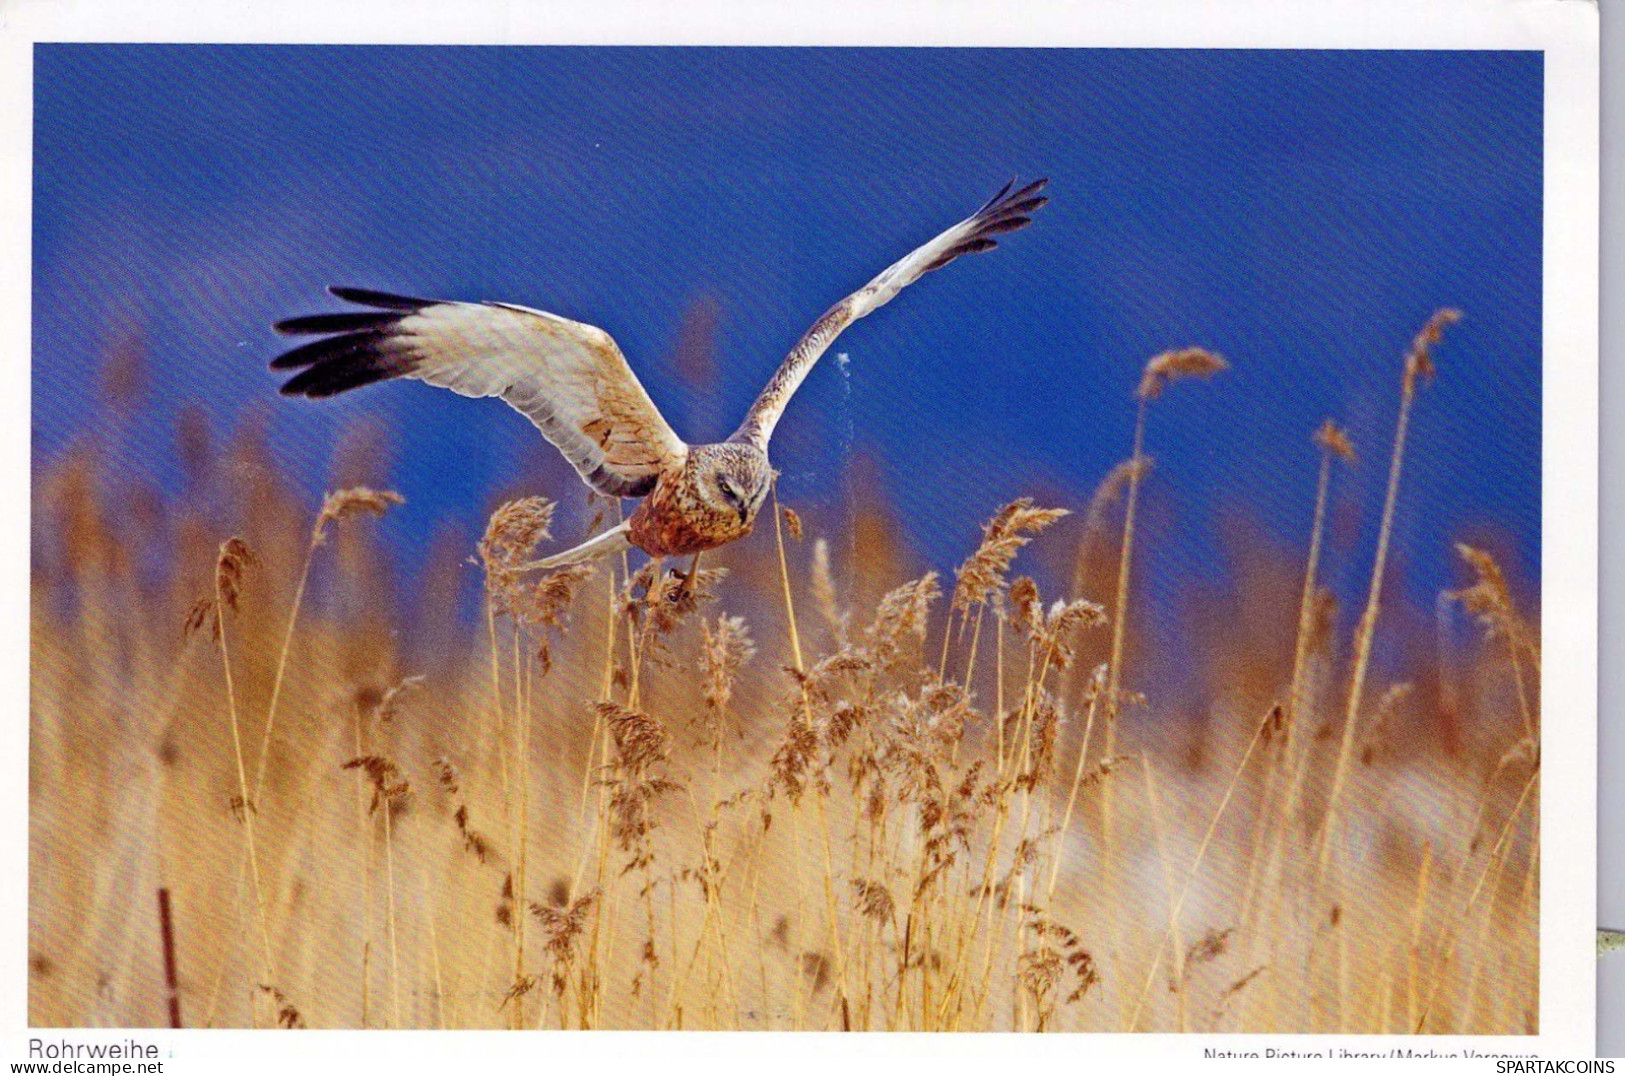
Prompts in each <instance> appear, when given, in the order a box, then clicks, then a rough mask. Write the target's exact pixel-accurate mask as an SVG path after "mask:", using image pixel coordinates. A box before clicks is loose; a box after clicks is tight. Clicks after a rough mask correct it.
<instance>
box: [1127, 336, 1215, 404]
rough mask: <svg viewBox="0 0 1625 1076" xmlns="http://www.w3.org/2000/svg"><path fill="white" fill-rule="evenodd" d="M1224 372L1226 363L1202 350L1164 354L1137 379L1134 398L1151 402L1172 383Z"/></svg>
mask: <svg viewBox="0 0 1625 1076" xmlns="http://www.w3.org/2000/svg"><path fill="white" fill-rule="evenodd" d="M1228 369H1230V364H1229V363H1228V362H1225V361H1224V359H1222V358H1221V357H1219V356H1218V355H1215V354H1214V353H1213V352H1211V351H1207V350H1204V349H1203V348H1199V347H1187V348H1180V349H1179V350H1176V351H1164V352H1163V353H1162V354H1160V355H1157V356H1156V357H1154V358H1152V359H1151V360H1150V361H1149V362H1147V363H1146V364H1145V372H1144V374H1142V375H1141V377H1140V387H1139V389H1138V390H1137V391H1136V392H1135V395H1136V396H1137V397H1139V398H1140V399H1141V400H1155V399H1156V398H1157V397H1158V396H1161V395H1162V392H1163V390H1164V389H1166V388H1167V387H1168V386H1169V385H1171V384H1173V383H1174V382H1175V381H1182V380H1184V379H1185V378H1189V377H1200V378H1203V379H1207V378H1210V377H1212V376H1213V375H1214V374H1217V373H1220V372H1222V371H1224V370H1228Z"/></svg>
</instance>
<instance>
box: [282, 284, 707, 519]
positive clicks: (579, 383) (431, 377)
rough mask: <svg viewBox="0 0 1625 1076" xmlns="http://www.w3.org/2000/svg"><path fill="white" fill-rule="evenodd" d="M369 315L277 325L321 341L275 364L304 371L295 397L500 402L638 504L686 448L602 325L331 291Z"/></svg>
mask: <svg viewBox="0 0 1625 1076" xmlns="http://www.w3.org/2000/svg"><path fill="white" fill-rule="evenodd" d="M328 290H329V291H331V292H332V293H333V294H334V295H336V296H338V297H339V298H340V299H345V300H348V301H349V302H352V303H359V304H361V305H362V306H367V307H372V308H373V309H370V310H360V311H351V312H348V313H342V314H313V315H310V316H307V317H298V318H289V319H287V320H286V321H280V322H278V323H277V326H276V327H277V330H278V331H279V332H284V333H293V334H319V335H321V336H322V339H320V340H316V341H313V342H311V343H308V344H305V345H303V346H302V347H297V348H295V349H294V350H292V351H289V352H287V353H286V354H284V355H282V356H280V357H279V358H277V359H275V360H274V361H272V363H271V366H272V368H274V369H278V370H299V371H300V372H299V374H298V375H297V376H295V377H294V378H292V379H291V380H289V381H288V382H287V383H286V384H284V385H283V386H282V392H283V394H284V395H288V396H332V395H334V394H335V393H339V392H344V391H345V390H347V389H353V388H358V387H359V386H361V385H367V384H371V383H372V382H374V381H384V380H388V379H390V378H396V377H406V378H414V379H416V380H418V381H425V382H428V383H429V384H431V385H438V386H440V387H441V388H447V389H450V390H452V391H453V392H456V393H459V394H461V395H463V396H500V397H502V399H503V400H505V401H506V402H507V403H508V405H509V406H510V407H512V408H514V409H515V410H516V411H518V412H519V413H521V414H522V415H524V416H525V417H526V418H528V419H530V420H531V422H533V423H535V424H536V428H537V429H539V430H541V431H542V433H543V435H545V436H546V437H547V439H548V440H549V441H551V442H553V444H555V445H557V446H558V448H559V450H560V451H561V452H563V453H564V456H565V458H566V459H568V460H569V461H570V462H571V463H572V464H573V465H574V466H575V469H576V470H577V471H579V472H580V473H581V477H582V479H583V480H584V481H585V482H586V483H587V484H588V485H589V486H591V487H592V488H594V489H596V490H598V491H599V492H601V493H607V494H610V495H611V496H617V497H639V496H642V495H643V494H645V493H648V492H649V491H650V490H651V489H653V488H654V485H655V481H656V480H657V478H658V477H659V475H660V473H661V472H662V471H664V470H666V469H667V468H670V467H680V466H681V465H682V461H683V458H684V457H685V455H686V454H687V452H688V446H687V445H685V444H684V443H683V441H682V439H681V438H680V437H678V436H677V435H676V434H675V433H673V432H672V429H671V427H670V426H669V425H667V423H666V420H665V419H664V418H662V417H661V415H660V412H659V410H658V409H656V407H655V405H654V403H653V401H651V400H650V399H649V395H648V393H646V392H644V390H643V386H642V385H641V384H640V383H639V382H638V379H637V376H636V375H635V374H633V373H632V368H631V367H630V366H628V365H627V364H626V358H625V356H623V355H622V354H621V349H620V348H619V347H617V346H616V344H615V341H614V340H613V339H611V338H610V335H609V334H608V333H606V332H605V331H604V330H602V329H599V328H596V327H594V326H592V325H583V324H581V323H580V322H575V321H569V320H566V319H565V318H561V317H558V316H556V315H554V314H547V313H544V312H542V311H540V310H531V309H529V308H527V307H523V306H511V305H508V304H506V303H461V302H439V301H436V300H432V299H411V298H407V297H405V296H401V295H389V294H385V293H384V292H377V291H367V290H364V289H361V288H329V289H328Z"/></svg>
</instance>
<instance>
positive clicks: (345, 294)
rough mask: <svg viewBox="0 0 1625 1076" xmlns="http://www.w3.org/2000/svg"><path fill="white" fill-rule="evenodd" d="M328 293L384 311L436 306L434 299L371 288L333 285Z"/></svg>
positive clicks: (349, 301)
mask: <svg viewBox="0 0 1625 1076" xmlns="http://www.w3.org/2000/svg"><path fill="white" fill-rule="evenodd" d="M327 291H328V293H329V294H330V295H333V296H336V297H337V298H340V299H343V300H344V301H345V302H347V303H360V304H361V305H362V306H375V307H378V308H379V309H382V310H404V311H413V310H422V309H423V308H424V307H426V306H433V305H434V304H435V300H434V299H415V298H413V297H412V296H410V295H395V294H392V293H390V292H387V291H373V290H372V289H371V288H348V287H345V286H343V285H342V284H334V285H331V286H330V287H328V289H327Z"/></svg>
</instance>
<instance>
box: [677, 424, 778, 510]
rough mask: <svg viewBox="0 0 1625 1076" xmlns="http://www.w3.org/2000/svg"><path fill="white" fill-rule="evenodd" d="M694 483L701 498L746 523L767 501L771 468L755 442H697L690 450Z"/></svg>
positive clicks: (690, 463)
mask: <svg viewBox="0 0 1625 1076" xmlns="http://www.w3.org/2000/svg"><path fill="white" fill-rule="evenodd" d="M690 452H691V455H690V457H689V465H690V466H691V467H692V468H693V475H694V485H695V488H696V489H697V490H698V492H699V496H700V499H701V500H702V501H704V502H705V503H706V505H708V506H709V507H711V508H713V509H715V510H716V511H718V512H727V513H730V514H732V515H737V516H738V517H739V522H740V524H741V525H749V524H750V523H751V521H752V520H754V519H755V518H756V513H757V512H759V511H761V508H762V502H763V501H765V500H767V494H768V488H769V486H770V485H771V484H772V480H773V468H772V467H771V466H769V464H768V462H767V454H766V453H765V452H763V451H762V450H761V449H759V448H757V447H756V446H755V445H750V444H739V443H734V442H729V443H725V444H718V445H697V446H695V447H694V448H693V449H691V450H690Z"/></svg>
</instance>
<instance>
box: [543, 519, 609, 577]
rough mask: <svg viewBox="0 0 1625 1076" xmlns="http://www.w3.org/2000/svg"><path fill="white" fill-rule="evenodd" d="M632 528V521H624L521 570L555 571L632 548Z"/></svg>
mask: <svg viewBox="0 0 1625 1076" xmlns="http://www.w3.org/2000/svg"><path fill="white" fill-rule="evenodd" d="M631 529H632V524H631V523H630V522H623V523H621V524H619V525H617V526H614V527H611V528H610V529H609V530H607V531H604V532H603V533H602V534H595V535H593V536H592V537H591V538H588V539H587V540H586V541H585V542H582V543H581V544H580V545H578V546H576V547H575V548H574V549H566V550H565V551H564V552H562V553H555V554H553V555H552V556H551V557H543V558H542V559H541V560H534V561H531V562H530V563H529V564H526V565H525V566H524V567H523V568H522V569H520V570H521V571H527V572H528V571H544V572H545V571H553V570H554V569H557V568H566V567H569V566H570V565H572V564H585V563H586V562H587V561H590V560H597V559H598V558H600V557H607V556H610V555H611V554H614V553H619V552H621V551H623V550H626V549H631V548H632V539H631V538H630V537H629V534H630V532H631Z"/></svg>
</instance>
